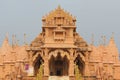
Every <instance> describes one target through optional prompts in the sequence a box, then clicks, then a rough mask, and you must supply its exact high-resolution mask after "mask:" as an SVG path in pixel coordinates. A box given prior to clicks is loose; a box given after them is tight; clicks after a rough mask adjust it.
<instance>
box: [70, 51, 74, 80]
mask: <svg viewBox="0 0 120 80" xmlns="http://www.w3.org/2000/svg"><path fill="white" fill-rule="evenodd" d="M73 52H74V50H73V49H70V59H69V76H70V80H75V77H74V57H73Z"/></svg>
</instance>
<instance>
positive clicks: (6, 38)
mask: <svg viewBox="0 0 120 80" xmlns="http://www.w3.org/2000/svg"><path fill="white" fill-rule="evenodd" d="M5 40H6V41H8V33H6V37H5Z"/></svg>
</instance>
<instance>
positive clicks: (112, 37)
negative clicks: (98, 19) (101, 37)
mask: <svg viewBox="0 0 120 80" xmlns="http://www.w3.org/2000/svg"><path fill="white" fill-rule="evenodd" d="M111 39H113V40H114V32H112V36H111Z"/></svg>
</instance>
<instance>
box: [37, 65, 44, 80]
mask: <svg viewBox="0 0 120 80" xmlns="http://www.w3.org/2000/svg"><path fill="white" fill-rule="evenodd" d="M42 77H43V65H42V64H41V65H40V68H39V70H38V74H37V76H36V80H42Z"/></svg>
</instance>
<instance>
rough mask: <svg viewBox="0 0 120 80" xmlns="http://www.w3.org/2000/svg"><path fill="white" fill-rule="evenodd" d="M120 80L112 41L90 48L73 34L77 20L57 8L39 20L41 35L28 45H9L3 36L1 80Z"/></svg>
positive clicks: (0, 53)
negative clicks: (78, 78) (38, 75)
mask: <svg viewBox="0 0 120 80" xmlns="http://www.w3.org/2000/svg"><path fill="white" fill-rule="evenodd" d="M40 65H43V70H42V71H43V72H42V80H57V79H55V77H58V76H59V77H65V78H67V79H66V80H76V77H75V66H76V65H77V66H78V69H79V73H80V74H81V76H82V80H120V60H119V52H118V48H117V47H116V44H115V41H114V37H111V38H110V41H109V43H108V44H106V45H99V46H94V45H89V44H88V43H87V42H86V41H85V40H84V39H83V38H82V37H81V36H80V35H79V34H78V33H77V32H76V18H75V17H73V16H72V15H70V14H69V13H68V12H66V11H64V10H63V9H61V7H60V6H58V8H57V9H55V10H53V11H52V12H50V13H49V14H48V15H46V16H43V18H42V32H41V33H40V34H39V35H38V36H37V37H36V38H35V39H34V40H33V41H32V42H31V44H30V45H23V46H19V45H17V44H16V43H15V42H14V41H13V44H12V45H10V44H9V41H8V36H6V38H5V40H4V41H3V44H2V46H1V47H0V80H36V79H35V78H36V76H37V74H38V73H39V68H40ZM64 80H65V79H64Z"/></svg>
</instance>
